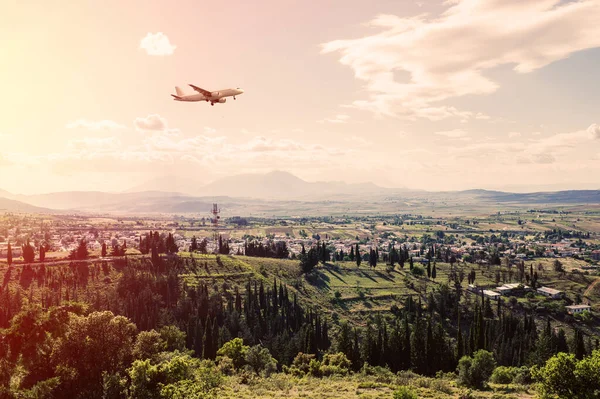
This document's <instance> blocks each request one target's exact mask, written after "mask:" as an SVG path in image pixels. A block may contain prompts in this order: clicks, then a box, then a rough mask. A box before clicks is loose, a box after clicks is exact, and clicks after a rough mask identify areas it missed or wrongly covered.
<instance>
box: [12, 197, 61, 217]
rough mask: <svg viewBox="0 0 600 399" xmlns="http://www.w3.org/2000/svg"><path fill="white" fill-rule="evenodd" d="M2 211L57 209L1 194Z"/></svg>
mask: <svg viewBox="0 0 600 399" xmlns="http://www.w3.org/2000/svg"><path fill="white" fill-rule="evenodd" d="M0 195H1V193H0ZM0 212H19V213H56V212H57V211H56V210H53V209H48V208H43V207H39V206H34V205H30V204H28V203H25V202H21V201H17V200H12V199H8V198H2V197H1V196H0Z"/></svg>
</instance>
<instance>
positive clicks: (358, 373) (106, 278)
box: [0, 253, 600, 399]
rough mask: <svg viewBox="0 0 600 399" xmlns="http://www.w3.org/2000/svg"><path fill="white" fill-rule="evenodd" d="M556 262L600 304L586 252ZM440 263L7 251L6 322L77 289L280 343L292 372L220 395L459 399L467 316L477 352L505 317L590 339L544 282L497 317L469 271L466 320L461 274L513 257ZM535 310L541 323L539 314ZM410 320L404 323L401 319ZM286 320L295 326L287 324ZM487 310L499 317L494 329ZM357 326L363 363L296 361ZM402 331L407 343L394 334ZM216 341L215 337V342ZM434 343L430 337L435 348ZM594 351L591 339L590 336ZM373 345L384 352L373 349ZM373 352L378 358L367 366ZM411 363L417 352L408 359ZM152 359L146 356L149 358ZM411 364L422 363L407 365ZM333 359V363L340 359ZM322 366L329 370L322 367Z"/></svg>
mask: <svg viewBox="0 0 600 399" xmlns="http://www.w3.org/2000/svg"><path fill="white" fill-rule="evenodd" d="M547 266H548V265H545V266H544V265H542V266H541V267H540V269H539V270H540V274H541V277H540V283H543V284H545V285H547V286H550V287H554V288H557V289H561V290H564V291H565V292H566V293H567V299H566V301H569V300H570V298H573V297H575V296H576V295H577V294H579V295H582V296H583V297H584V299H585V300H588V299H589V300H592V301H593V303H594V304H595V306H597V304H598V299H599V298H600V290H598V289H597V288H594V287H595V286H596V287H597V285H595V284H593V283H594V281H595V278H594V277H592V276H586V275H583V274H581V273H573V272H570V271H569V270H570V268H572V267H574V266H576V265H568V266H567V267H568V268H569V269H568V271H567V273H566V274H565V275H562V274H559V273H558V272H553V271H552V270H551V269H548V268H547ZM418 270H420V273H417V271H418ZM436 270H437V274H436V277H435V278H428V277H427V276H426V275H423V274H422V273H424V269H423V268H422V267H420V266H418V265H414V268H413V270H412V271H411V270H410V269H409V267H408V264H405V267H404V268H402V267H400V266H398V265H396V267H394V268H392V267H386V266H385V265H381V264H380V265H378V266H377V267H374V268H370V267H368V266H367V265H366V264H364V263H363V264H362V265H361V267H357V266H356V265H355V264H354V263H353V262H338V263H336V264H332V263H327V264H325V265H319V266H317V267H316V268H315V269H314V270H313V271H312V272H310V273H307V274H302V273H301V272H300V267H299V262H298V261H297V260H281V259H268V258H255V257H247V256H224V255H220V256H215V255H200V254H190V253H180V254H179V256H175V255H164V256H162V257H157V258H153V257H149V256H133V257H129V258H114V259H108V260H107V259H104V260H91V261H90V262H89V263H87V262H71V263H70V264H64V263H63V264H60V265H52V264H48V265H47V266H45V265H40V264H37V265H33V266H32V267H30V266H25V267H23V266H17V267H14V266H13V267H12V268H10V269H9V268H8V267H7V266H6V265H5V264H4V265H3V264H0V275H3V282H4V284H3V286H4V287H5V288H7V289H3V291H2V295H0V305H2V309H3V311H2V312H0V328H2V327H6V326H7V325H8V323H9V320H11V319H12V318H13V316H14V315H15V314H16V313H17V312H18V311H19V310H20V306H22V302H20V301H19V300H18V299H17V298H19V296H20V295H23V294H25V293H26V295H27V296H28V298H29V300H30V301H31V302H32V303H33V304H43V305H44V306H45V307H52V306H59V307H60V306H72V305H69V304H70V303H71V302H70V301H73V300H75V301H78V302H84V303H87V306H89V307H90V311H102V310H109V311H111V312H113V313H114V314H122V315H125V316H126V317H127V318H129V319H130V320H131V321H132V322H133V323H135V327H132V328H137V329H139V330H140V331H144V330H151V329H159V328H160V327H161V326H164V325H165V323H168V324H169V325H174V326H176V327H177V328H178V329H179V330H180V331H181V333H182V334H183V338H182V345H183V344H185V346H186V347H187V348H188V349H190V350H192V351H193V353H195V354H196V356H198V357H204V358H208V359H214V358H215V355H216V349H217V347H219V346H221V345H223V344H224V343H225V342H226V341H228V340H230V339H231V338H232V337H235V336H239V337H242V338H243V341H244V343H246V344H247V345H259V346H262V347H264V348H266V349H268V350H269V353H271V354H272V355H273V356H274V357H275V359H276V360H277V364H278V365H279V371H280V372H279V373H275V374H273V375H271V376H268V375H267V376H264V375H263V376H262V377H259V376H258V375H256V376H253V375H249V374H248V373H247V371H239V372H235V373H232V372H231V371H228V372H227V371H223V373H225V374H224V375H223V376H222V379H221V380H220V382H219V383H218V385H216V386H217V387H218V397H224V398H233V397H236V398H268V397H289V398H296V397H309V398H321V397H329V398H348V397H350V398H352V397H357V398H358V397H373V398H390V397H391V395H392V393H393V392H394V390H396V389H397V388H398V387H400V386H407V387H410V388H409V389H410V390H411V391H412V392H414V393H416V394H418V395H419V397H432V398H439V399H443V398H447V399H450V398H453V399H454V398H459V397H461V395H465V394H466V392H467V391H466V389H465V388H463V387H460V386H458V384H457V379H456V375H455V374H454V373H453V371H454V370H456V362H457V359H456V358H455V357H454V354H453V352H454V351H455V350H457V351H458V352H459V353H461V351H462V350H463V349H458V348H461V346H458V347H457V345H459V344H458V342H459V341H457V340H456V339H455V338H454V337H456V336H457V334H458V333H459V332H460V331H461V329H464V331H469V332H468V333H466V332H464V333H461V334H458V335H459V336H464V339H465V340H466V342H469V341H471V343H465V344H464V345H465V347H464V350H466V351H467V352H466V353H471V352H472V351H475V350H476V349H477V345H478V344H477V343H476V341H475V340H474V339H473V338H471V336H473V337H476V336H477V335H478V334H482V332H481V331H483V330H485V331H488V332H487V333H486V334H492V331H494V329H496V330H500V331H501V330H502V328H501V326H502V323H509V324H510V323H514V325H513V328H516V332H517V333H516V334H515V335H514V337H513V338H511V339H513V340H516V341H506V342H505V344H507V345H508V348H509V349H510V348H512V347H519V346H518V345H517V346H515V345H516V342H518V341H520V342H521V345H522V346H521V348H522V349H523V350H524V351H525V350H528V351H531V352H533V351H534V349H533V348H534V347H531V346H530V345H531V343H530V341H529V340H528V339H527V340H522V339H523V337H527V336H530V334H529V333H528V334H525V335H522V334H520V333H519V331H521V330H522V329H523V328H525V329H526V330H525V331H527V329H536V330H537V331H538V332H537V333H536V334H541V336H543V334H544V333H543V331H544V327H545V325H546V322H547V320H551V323H552V326H553V327H554V330H555V331H556V330H561V331H563V330H566V332H567V334H568V335H567V337H568V340H569V342H571V341H572V340H574V339H576V338H571V336H572V328H573V320H570V319H568V318H567V317H565V316H564V309H562V310H561V307H562V306H564V304H565V303H566V302H565V301H560V300H559V301H554V300H549V299H546V298H543V297H540V296H537V295H532V296H525V297H519V298H515V299H514V301H513V300H512V298H511V300H503V301H502V303H501V306H500V307H498V308H496V304H494V305H493V306H489V305H486V307H489V309H488V310H486V311H485V312H486V316H485V318H483V309H482V307H483V302H481V301H480V296H479V295H478V294H470V293H468V292H467V291H466V290H465V288H466V283H467V282H466V281H463V283H462V284H461V290H462V291H463V292H464V296H463V298H462V300H461V301H460V306H459V308H460V309H461V316H460V320H461V321H460V323H457V322H456V321H457V319H458V318H457V316H456V315H455V314H453V313H454V310H456V306H453V305H451V303H452V299H451V298H452V297H453V296H454V291H455V289H456V288H455V287H452V288H448V286H447V282H448V281H451V280H453V279H454V278H456V275H458V274H461V275H462V274H463V273H465V274H466V273H467V272H468V271H473V270H475V272H476V275H477V278H476V283H477V284H478V285H481V286H485V285H491V286H494V284H496V283H495V282H494V279H495V277H494V275H495V270H501V271H502V274H503V275H504V272H506V270H505V269H504V268H498V267H494V268H493V269H490V268H488V267H487V266H479V265H474V264H459V265H454V266H451V265H449V264H446V263H443V262H440V263H438V264H437V265H436ZM47 287H52V290H48V289H47ZM445 287H446V288H445ZM479 303H481V306H482V307H480V308H479V309H480V311H478V310H477V309H478V306H479V305H478V304H479ZM488 303H489V301H488ZM23 305H24V304H23ZM473 308H474V309H475V310H473ZM594 309H595V310H598V308H597V307H595V308H594ZM479 312H481V313H479ZM500 312H501V313H502V316H501V314H500ZM477 314H479V315H480V316H477ZM93 315H97V316H95V317H99V315H100V314H99V313H94V314H93ZM90 317H91V316H90ZM478 317H479V319H478ZM529 317H531V320H532V321H535V322H534V323H530V322H528V321H527V320H528V319H529ZM17 319H18V318H17ZM523 320H524V324H523ZM399 322H400V324H403V325H404V327H401V328H400V326H399V324H398V323H399ZM282 323H283V325H287V327H286V328H285V329H283V330H282V329H281V326H282ZM347 323H348V324H349V326H350V329H348V327H347V326H348V324H347ZM424 323H426V325H427V326H428V327H427V328H426V327H425V324H424ZM433 323H435V324H433ZM479 323H483V326H487V327H485V328H483V330H481V329H480V327H479ZM578 324H579V325H578V326H577V331H579V332H583V333H584V334H585V335H592V336H593V335H595V336H598V335H600V334H599V332H598V324H597V320H595V319H593V320H591V321H584V322H579V323H578ZM536 325H537V327H536ZM0 331H2V330H0ZM161 331H162V330H161ZM211 331H212V333H211ZM217 331H218V333H217ZM344 331H346V334H347V333H348V331H354V333H353V334H354V338H353V340H354V342H356V344H355V346H354V348H355V349H352V344H351V345H350V349H348V350H349V352H347V353H346V352H343V353H345V355H346V356H347V358H348V359H349V361H350V362H351V363H349V364H350V365H351V369H346V370H345V371H343V372H342V371H340V372H339V373H338V372H337V371H336V372H334V373H333V374H331V375H330V376H328V377H323V376H321V375H320V374H319V373H321V372H316V371H311V373H310V375H306V376H303V374H298V373H300V372H299V371H297V370H296V371H294V369H291V371H290V369H289V368H287V367H288V366H289V365H290V364H291V363H292V361H293V362H296V360H294V359H295V358H296V357H297V356H296V355H297V354H298V353H300V352H302V353H306V354H320V355H322V354H323V353H324V352H329V351H334V350H341V351H345V349H344V348H348V347H347V346H345V345H347V344H344V338H343V337H344V334H345V333H344ZM411 331H412V334H410V332H411ZM432 331H433V334H432ZM477 331H480V332H479V333H477ZM327 332H328V333H327ZM398 334H400V335H398ZM576 335H577V334H576ZM402 336H404V337H405V338H402ZM502 336H503V335H499V336H498V337H502ZM377 337H379V338H378V339H377ZM419 337H421V338H420V339H419ZM425 337H427V340H425ZM467 337H469V339H468V340H467ZM504 338H507V337H504ZM398 339H399V340H400V341H398V342H401V344H394V342H396V341H394V340H398ZM433 339H435V341H432V340H433ZM488 339H491V338H488ZM459 340H460V339H459ZM430 341H431V342H430ZM212 342H215V346H213V347H212V349H210V348H211V346H209V343H210V345H213V344H212ZM217 342H218V346H216V345H217V344H216V343H217ZM350 342H351V341H350ZM426 342H427V346H423V347H421V345H425V343H426ZM484 342H485V341H484ZM511 342H515V343H514V345H512V344H510V343H511ZM582 342H583V341H582ZM356 345H360V346H356ZM405 345H408V348H411V349H409V350H410V353H411V354H410V355H409V356H407V355H406V354H404V352H402V351H403V350H404V349H403V348H404V347H405ZM430 345H436V348H437V349H435V350H433V349H426V348H431V346H430ZM482 345H487V344H485V343H483V344H482ZM380 346H381V349H377V348H379V347H380ZM528 347H529V349H527V348H528ZM338 348H339V349H338ZM384 348H387V349H385V350H384ZM505 349H506V348H505V345H501V344H494V345H491V346H490V347H489V350H490V351H492V352H493V353H494V356H495V357H496V361H497V362H498V364H500V365H514V366H519V365H521V364H523V363H524V362H525V360H526V359H527V358H528V357H527V356H524V354H523V356H519V357H517V358H515V357H513V355H512V353H509V356H508V357H506V356H504V355H503V351H504V350H505ZM590 349H591V348H590ZM211 350H212V352H211ZM448 350H450V352H448ZM584 350H585V351H588V349H586V348H585V344H584ZM371 351H377V352H373V354H370V353H371ZM379 351H381V352H379ZM398 351H399V352H398ZM375 353H380V354H378V355H375ZM320 355H319V356H320ZM434 355H435V356H436V359H437V360H436V361H435V362H431V361H428V362H427V363H422V361H423V360H424V359H425V356H427V358H428V359H429V358H430V357H431V358H433V357H432V356H434ZM170 356H172V355H170ZM357 356H358V357H357ZM519 358H520V359H521V360H519ZM166 359H168V357H167V358H166ZM419 359H422V360H421V361H420V360H419ZM165 361H166V360H165ZM363 361H364V362H368V363H369V364H370V365H371V366H364V367H363V366H361V365H362V364H363ZM381 361H385V362H387V365H388V368H381V367H375V366H383V364H381ZM403 362H408V363H406V365H403V364H404V363H403ZM515 362H516V363H515ZM203 364H206V363H203ZM292 364H295V363H292ZM411 364H412V366H411ZM134 366H135V364H134ZM139 366H143V364H139V363H137V366H136V367H139ZM307 366H308V365H307ZM290 367H291V366H290ZM323 367H325V366H323ZM346 367H348V366H346ZM408 368H411V369H413V370H415V371H417V372H418V373H419V374H421V375H417V374H415V373H414V372H412V371H406V370H407V369H408ZM390 369H391V370H390ZM219 370H220V369H219ZM224 370H225V369H224ZM311 370H312V366H311ZM323 370H324V371H323V372H325V373H328V371H327V370H331V369H327V368H324V369H323ZM334 370H336V369H334ZM352 370H354V372H352ZM515 370H516V369H515ZM281 371H283V373H281ZM439 371H444V372H445V373H441V374H440V373H438V372H439ZM219 372H221V371H219ZM313 374H314V377H322V378H313V377H312V376H311V375H313ZM326 375H329V374H326ZM434 376H435V377H434ZM515 378H516V377H515ZM90 386H93V385H90ZM68 388H69V387H68V386H61V389H68ZM73 389H75V388H73ZM215 389H216V388H215ZM534 393H535V391H534V389H533V387H531V386H528V385H523V382H521V383H519V384H508V383H503V384H495V383H492V384H491V385H490V388H488V389H487V390H486V391H475V392H474V393H472V395H474V396H471V397H477V398H506V399H508V398H512V399H516V398H519V399H521V398H522V399H526V398H527V399H529V398H532V397H533V395H534Z"/></svg>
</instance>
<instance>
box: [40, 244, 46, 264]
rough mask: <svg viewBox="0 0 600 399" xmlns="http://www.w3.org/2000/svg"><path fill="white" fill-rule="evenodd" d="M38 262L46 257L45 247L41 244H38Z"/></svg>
mask: <svg viewBox="0 0 600 399" xmlns="http://www.w3.org/2000/svg"><path fill="white" fill-rule="evenodd" d="M39 257H40V262H43V261H44V260H45V259H46V248H44V246H43V245H40V255H39Z"/></svg>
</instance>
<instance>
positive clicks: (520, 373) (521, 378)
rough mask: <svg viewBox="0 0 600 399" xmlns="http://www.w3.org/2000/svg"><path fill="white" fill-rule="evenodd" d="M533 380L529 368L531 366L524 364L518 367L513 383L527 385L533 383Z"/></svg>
mask: <svg viewBox="0 0 600 399" xmlns="http://www.w3.org/2000/svg"><path fill="white" fill-rule="evenodd" d="M532 382H533V380H532V379H531V370H529V367H527V366H522V367H519V368H518V369H516V371H515V376H514V378H513V383H515V384H521V385H527V384H531V383H532Z"/></svg>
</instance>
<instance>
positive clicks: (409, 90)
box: [322, 0, 600, 120]
mask: <svg viewBox="0 0 600 399" xmlns="http://www.w3.org/2000/svg"><path fill="white" fill-rule="evenodd" d="M445 4H447V5H448V8H447V9H446V11H445V12H444V13H443V14H442V15H441V16H439V17H431V16H429V15H427V14H423V15H418V16H415V17H412V18H402V17H398V16H394V15H380V16H378V17H376V18H375V19H373V20H372V21H370V23H369V25H370V26H372V27H374V28H378V29H379V30H380V32H379V33H376V34H372V35H368V36H366V37H363V38H359V39H349V40H334V41H331V42H328V43H325V44H323V46H322V52H323V53H338V54H340V55H341V57H340V59H339V61H340V63H341V64H343V65H346V66H348V67H350V68H352V69H353V71H354V74H355V77H356V78H357V79H359V80H362V81H364V82H366V89H367V91H368V92H369V93H370V97H369V98H368V99H361V100H357V101H354V102H353V103H352V104H351V106H352V107H354V108H359V109H363V110H368V111H372V112H375V113H377V114H380V115H387V116H395V117H404V118H409V119H415V118H427V119H431V120H439V119H443V118H448V117H459V118H461V119H463V120H464V119H470V118H475V119H481V118H486V116H485V115H479V114H478V113H473V112H470V111H462V110H458V109H456V108H454V107H452V106H451V105H450V104H448V103H449V102H450V101H452V100H453V99H455V98H457V97H460V96H464V95H484V94H490V93H493V92H495V91H496V90H497V89H498V87H499V83H498V82H496V81H494V80H492V79H491V78H490V77H489V76H488V75H487V74H486V71H488V70H490V69H492V68H495V67H497V66H499V65H506V64H512V65H514V70H515V71H516V72H518V73H528V72H531V71H533V70H536V69H538V68H542V67H544V66H546V65H548V64H550V63H552V62H554V61H557V60H560V59H563V58H566V57H568V56H570V55H571V54H573V53H575V52H577V51H580V50H584V49H589V48H595V47H598V46H600V24H598V23H597V21H598V20H600V1H597V0H587V1H585V0H584V1H574V2H563V1H561V0H529V1H517V0H453V1H447V2H446V3H445ZM396 71H404V72H407V73H408V76H409V78H408V79H404V80H403V79H401V78H398V77H397V74H395V72H396Z"/></svg>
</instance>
